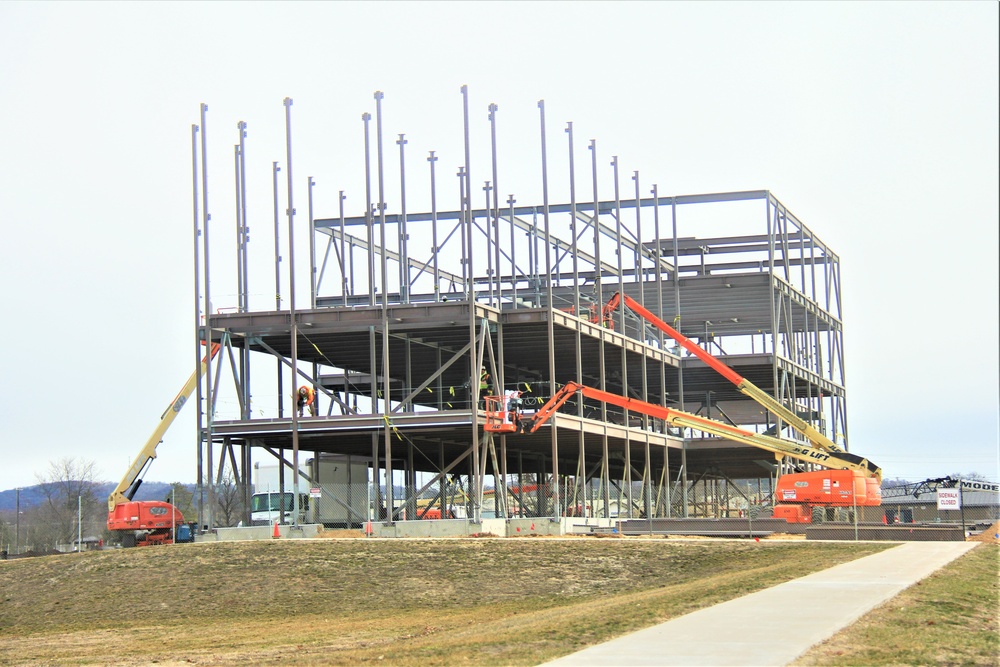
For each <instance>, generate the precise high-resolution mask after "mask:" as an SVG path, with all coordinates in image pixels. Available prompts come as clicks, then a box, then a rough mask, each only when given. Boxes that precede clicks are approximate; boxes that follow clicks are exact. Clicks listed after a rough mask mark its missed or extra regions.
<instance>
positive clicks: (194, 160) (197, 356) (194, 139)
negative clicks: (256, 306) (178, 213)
mask: <svg viewBox="0 0 1000 667" xmlns="http://www.w3.org/2000/svg"><path fill="white" fill-rule="evenodd" d="M198 129H199V128H198V126H197V125H195V124H192V125H191V193H192V204H193V209H194V212H193V215H194V330H195V336H194V339H195V340H194V363H195V366H194V367H195V369H196V370H197V369H199V368H201V357H202V352H201V338H202V334H203V330H202V328H201V280H200V277H199V276H200V273H199V260H200V259H201V255H200V253H199V252H198V242H199V241H200V238H199V237H200V236H201V230H200V229H199V228H198V219H199V215H198ZM205 349H206V350H210V349H211V348H210V347H209V346H208V345H206V346H205ZM201 386H202V385H201V382H200V381H199V382H198V383H197V384H196V385H195V391H196V394H195V396H196V401H197V406H198V410H197V412H198V414H197V424H196V429H197V433H198V440H197V462H198V491H199V499H201V496H200V493H201V478H202V470H201V448H202V443H203V442H204V440H203V438H204V433H203V432H202V428H203V422H202V410H203V409H204V406H203V405H202V402H201V401H202V392H201ZM18 499H20V496H18ZM203 504H204V503H203V502H201V500H199V503H198V526H199V528H200V527H201V526H202V525H204V522H203V521H202V519H203V516H202V511H203V508H202V505H203ZM18 520H19V521H20V509H19V510H18ZM18 544H20V537H18Z"/></svg>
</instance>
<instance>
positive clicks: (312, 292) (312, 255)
mask: <svg viewBox="0 0 1000 667" xmlns="http://www.w3.org/2000/svg"><path fill="white" fill-rule="evenodd" d="M306 184H307V186H308V190H306V194H307V195H309V308H315V307H316V219H315V218H314V217H313V188H314V187H316V181H314V180H313V177H312V176H309V177H308V179H307V180H306Z"/></svg>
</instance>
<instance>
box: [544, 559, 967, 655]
mask: <svg viewBox="0 0 1000 667" xmlns="http://www.w3.org/2000/svg"><path fill="white" fill-rule="evenodd" d="M974 546H976V543H975V542H906V543H903V544H901V545H899V546H897V547H894V548H892V549H887V550H886V551H883V552H881V553H877V554H874V555H871V556H866V557H864V558H861V559H858V560H855V561H852V562H850V563H844V564H842V565H837V566H835V567H832V568H830V569H828V570H823V571H822V572H816V573H814V574H810V575H808V576H805V577H802V578H801V579H795V580H793V581H789V582H786V583H784V584H779V585H777V586H774V587H773V588H768V589H766V590H762V591H758V592H757V593H753V594H751V595H746V596H744V597H741V598H737V599H735V600H730V601H729V602H723V603H722V604H719V605H715V606H714V607H708V608H706V609H701V610H699V611H696V612H693V613H690V614H687V615H686V616H681V617H680V618H675V619H673V620H671V621H667V622H666V623H661V624H660V625H655V626H653V627H651V628H646V629H645V630H640V631H638V632H633V633H632V634H629V635H624V636H622V637H619V638H617V639H613V640H611V641H609V642H605V643H603V644H598V645H596V646H591V647H590V648H586V649H584V650H582V651H579V652H577V653H572V654H570V655H568V656H565V657H562V658H559V659H558V660H554V661H552V662H548V663H545V664H546V665H553V666H555V665H558V666H560V667H564V666H568V665H607V666H609V667H624V666H627V665H683V666H693V665H711V666H712V667H721V666H723V665H751V666H754V667H763V666H765V665H766V666H771V665H774V666H780V665H787V664H788V663H789V662H791V661H792V660H795V658H797V657H798V656H800V655H802V654H803V653H805V652H806V651H807V650H809V648H811V647H812V646H814V645H815V644H818V643H819V642H821V641H823V640H824V639H826V638H828V637H831V636H832V635H834V634H835V633H837V632H838V631H839V630H841V629H842V628H844V627H846V626H848V625H850V624H851V623H853V622H854V621H855V620H857V619H858V618H859V617H861V616H862V615H864V614H865V613H867V612H868V611H870V610H871V609H873V608H874V607H876V606H878V605H879V604H881V603H882V602H885V601H886V600H888V599H889V598H891V597H893V596H895V595H896V594H897V593H899V592H900V591H902V590H903V589H905V588H908V587H909V586H911V585H913V584H914V583H916V582H917V581H920V580H921V579H923V578H924V577H926V576H928V575H929V574H931V573H932V572H934V571H935V570H938V569H940V568H941V567H944V566H945V565H947V564H948V563H950V562H951V561H953V560H954V559H956V558H958V557H959V556H961V555H962V554H964V553H966V552H967V551H969V550H970V549H972V548H973V547H974Z"/></svg>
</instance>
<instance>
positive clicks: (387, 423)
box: [382, 415, 403, 440]
mask: <svg viewBox="0 0 1000 667" xmlns="http://www.w3.org/2000/svg"><path fill="white" fill-rule="evenodd" d="M382 419H383V420H385V427H386V428H387V429H391V430H392V432H393V433H395V434H396V437H397V438H399V439H400V440H402V439H403V436H402V435H400V434H399V429H397V428H396V427H395V426H393V425H392V422H390V421H389V415H382Z"/></svg>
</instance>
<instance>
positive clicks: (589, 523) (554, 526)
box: [371, 518, 617, 537]
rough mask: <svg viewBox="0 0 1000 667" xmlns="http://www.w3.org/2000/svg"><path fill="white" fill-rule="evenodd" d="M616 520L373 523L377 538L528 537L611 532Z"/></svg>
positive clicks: (540, 519) (541, 519)
mask: <svg viewBox="0 0 1000 667" xmlns="http://www.w3.org/2000/svg"><path fill="white" fill-rule="evenodd" d="M616 523H617V522H616V520H614V519H593V518H591V519H583V518H564V519H560V520H559V521H552V520H551V519H548V518H538V519H483V521H482V523H474V522H472V521H470V520H468V519H442V520H434V521H397V522H396V523H394V524H392V525H391V526H387V525H385V524H381V523H375V524H372V528H371V534H372V536H373V537H464V536H466V535H476V534H486V535H496V536H497V537H528V536H531V535H589V534H591V533H594V532H610V531H611V530H612V529H613V528H614V527H615V525H616Z"/></svg>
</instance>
